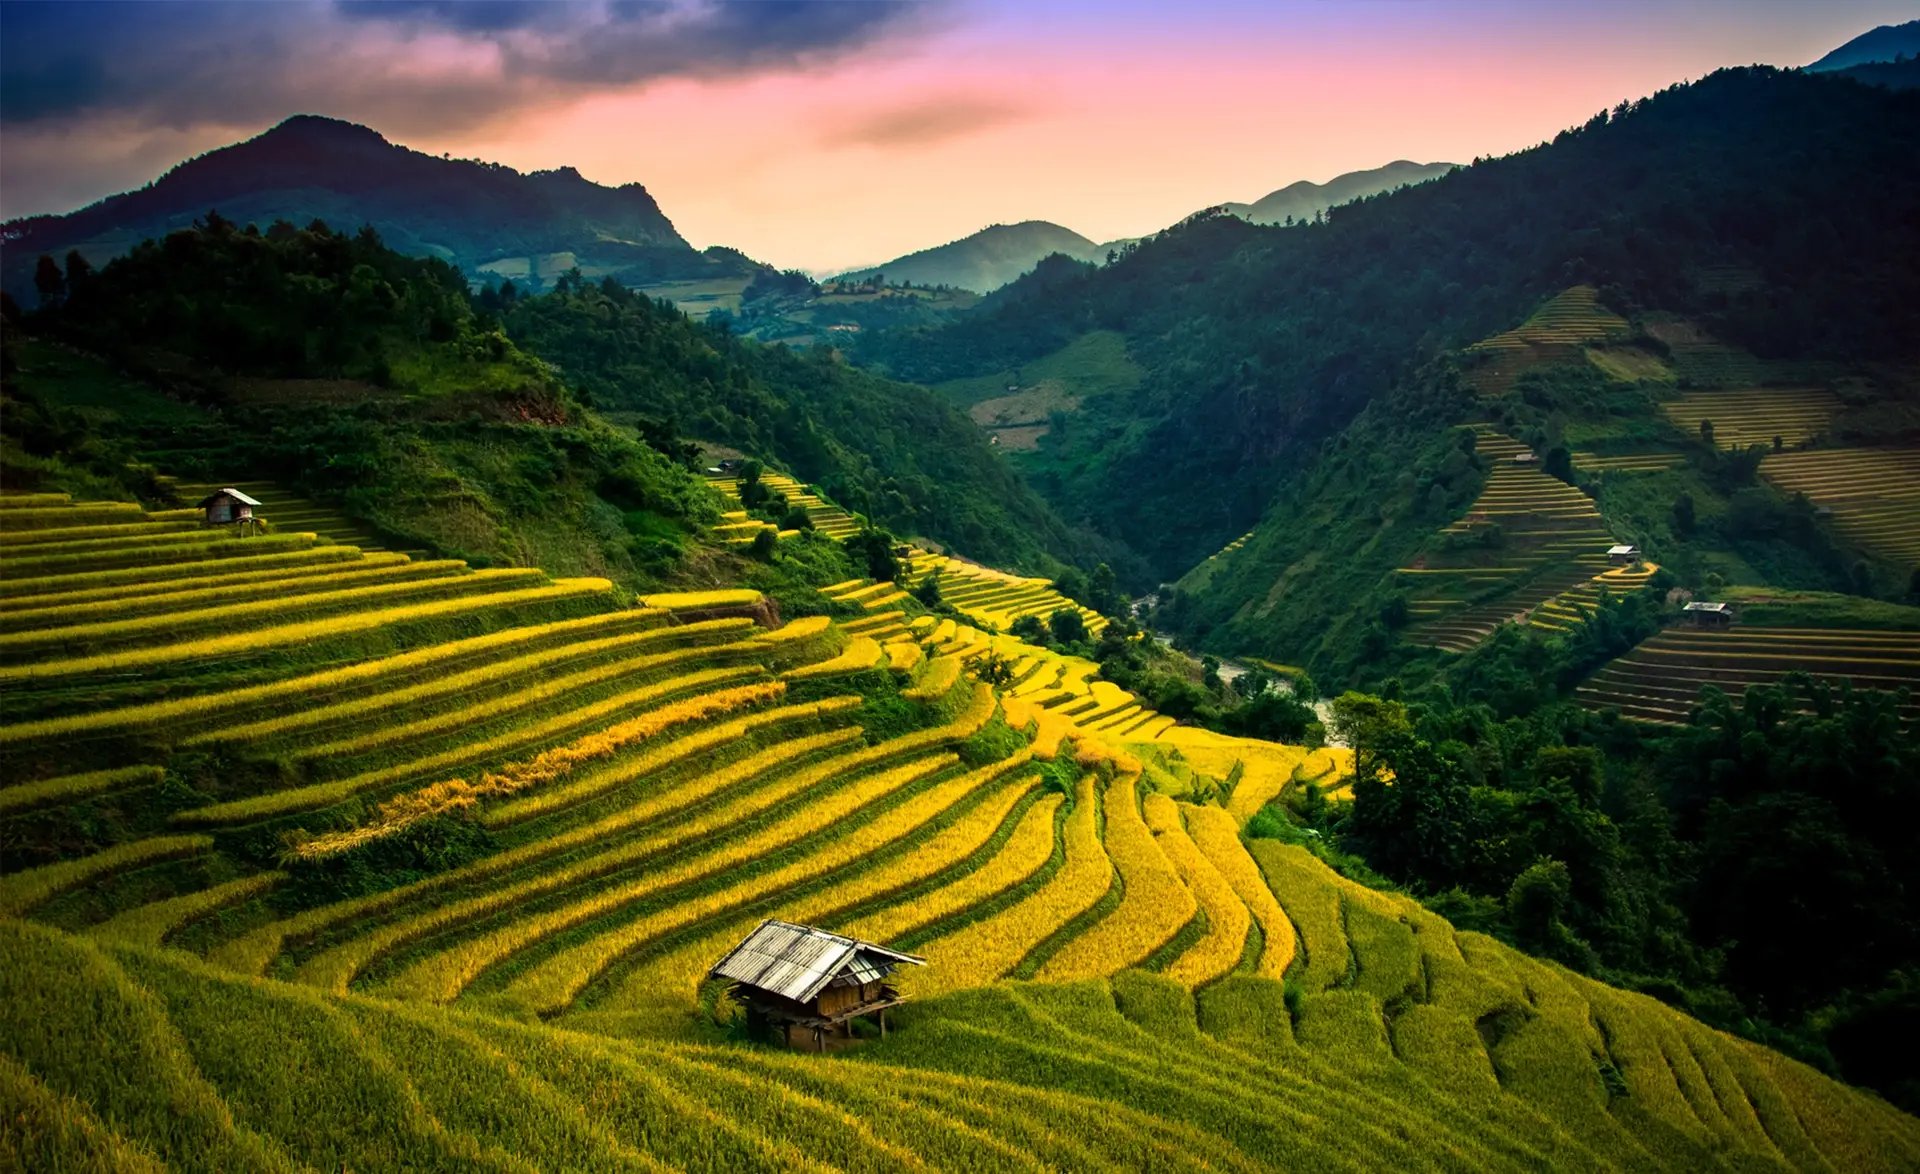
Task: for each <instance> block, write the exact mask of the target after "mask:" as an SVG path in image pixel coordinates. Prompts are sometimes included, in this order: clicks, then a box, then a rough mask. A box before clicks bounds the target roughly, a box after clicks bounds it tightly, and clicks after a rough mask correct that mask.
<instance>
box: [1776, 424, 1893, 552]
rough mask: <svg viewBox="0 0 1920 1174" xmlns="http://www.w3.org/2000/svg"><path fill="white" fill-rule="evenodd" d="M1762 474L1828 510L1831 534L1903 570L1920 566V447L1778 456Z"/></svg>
mask: <svg viewBox="0 0 1920 1174" xmlns="http://www.w3.org/2000/svg"><path fill="white" fill-rule="evenodd" d="M1760 472H1761V474H1762V475H1763V476H1765V477H1766V478H1767V479H1768V480H1769V481H1772V482H1773V483H1774V484H1775V485H1778V486H1779V487H1780V488H1781V489H1784V490H1786V491H1787V492H1789V493H1804V494H1806V495H1807V497H1808V499H1810V500H1811V501H1812V502H1813V503H1814V505H1815V506H1817V507H1820V508H1822V509H1823V510H1825V511H1827V512H1828V514H1829V516H1830V518H1831V521H1832V524H1833V529H1834V531H1835V533H1837V534H1839V535H1840V536H1841V537H1842V538H1845V539H1846V540H1847V541H1849V542H1851V543H1853V544H1855V545H1857V546H1859V547H1861V548H1862V549H1865V550H1868V551H1871V552H1872V553H1874V554H1877V555H1879V556H1881V557H1883V558H1886V559H1888V560H1889V561H1892V562H1895V563H1897V564H1899V565H1902V566H1908V567H1914V566H1920V449H1913V448H1827V449H1810V450H1807V451H1804V452H1777V453H1771V454H1769V455H1768V456H1767V457H1766V458H1765V459H1764V460H1762V461H1761V462H1760Z"/></svg>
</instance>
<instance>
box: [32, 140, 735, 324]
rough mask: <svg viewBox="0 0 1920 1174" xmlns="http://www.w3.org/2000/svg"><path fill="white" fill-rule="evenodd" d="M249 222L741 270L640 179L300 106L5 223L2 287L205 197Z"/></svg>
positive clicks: (555, 267)
mask: <svg viewBox="0 0 1920 1174" xmlns="http://www.w3.org/2000/svg"><path fill="white" fill-rule="evenodd" d="M210 208H212V209H218V210H219V211H220V212H221V213H222V214H223V215H225V216H226V217H227V218H228V219H230V220H234V221H236V222H238V223H240V224H242V225H246V224H258V225H259V226H260V227H262V228H265V227H266V226H267V225H269V224H271V223H273V222H274V221H275V220H288V221H291V222H293V223H294V224H298V225H305V224H307V223H309V222H310V221H313V220H316V219H318V220H324V221H326V222H327V223H329V224H331V225H333V226H334V227H336V228H340V229H343V230H346V231H349V232H350V231H353V230H354V229H357V228H359V227H360V226H361V225H362V224H371V225H372V226H373V227H374V228H375V230H377V231H378V232H379V233H380V235H381V237H382V238H384V239H385V240H386V241H387V242H388V243H389V244H390V245H392V247H394V248H396V249H398V250H400V251H401V252H403V253H408V254H412V255H415V256H428V257H438V258H439V259H441V260H443V261H447V262H449V263H451V264H453V265H456V266H458V267H460V268H461V269H463V270H465V271H466V272H467V273H468V274H469V275H470V276H473V275H478V274H479V273H480V272H481V271H482V269H483V268H485V267H487V266H490V265H491V266H494V267H496V268H498V269H499V270H500V271H501V272H503V273H504V274H505V275H506V276H509V277H518V278H519V279H520V280H521V281H522V283H523V284H524V282H525V281H526V278H527V277H528V275H529V272H530V271H537V274H536V275H537V276H539V277H542V278H544V279H547V280H551V278H552V277H553V276H555V275H556V274H557V273H559V272H561V271H564V270H565V269H567V268H568V267H570V266H574V265H578V266H580V267H582V268H583V269H586V270H588V271H590V272H592V273H594V274H595V275H596V276H597V275H599V274H601V273H608V272H615V273H619V274H621V275H622V276H623V277H625V278H626V279H628V280H632V281H645V280H654V279H659V278H663V277H692V276H695V275H697V274H706V273H715V274H719V275H731V274H733V273H735V272H744V271H745V269H746V268H747V267H746V266H743V265H741V264H739V258H738V255H737V254H734V255H732V256H727V255H723V254H715V255H713V256H703V255H702V254H700V253H699V252H697V251H695V250H694V248H693V246H691V245H689V244H688V243H687V242H686V241H685V240H684V239H682V238H681V236H680V234H679V233H678V232H676V231H675V230H674V227H673V224H672V222H671V221H669V220H668V219H667V217H666V216H665V214H664V213H662V212H661V211H660V207H659V205H658V204H656V203H655V202H654V200H653V197H652V196H650V195H648V194H647V190H646V189H645V188H644V187H641V186H640V185H639V184H625V185H623V186H621V187H618V188H608V187H603V186H601V185H600V184H596V183H592V182H590V181H588V180H586V179H584V178H582V177H581V175H580V173H579V172H577V171H574V170H573V169H572V168H560V169H558V170H554V171H538V172H533V173H531V174H526V175H523V174H521V173H520V172H517V171H515V170H513V169H512V168H510V167H505V166H501V165H499V164H492V163H481V162H478V161H475V160H468V159H458V160H455V159H441V158H438V157H435V156H432V155H426V154H422V153H421V152H418V151H412V150H409V149H407V148H405V147H402V146H399V145H397V144H394V143H391V142H388V141H387V140H386V139H385V138H383V137H382V136H381V135H380V134H379V133H378V132H376V131H373V130H370V129H369V128H367V127H364V126H359V125H356V124H354V123H350V122H341V121H339V120H337V119H332V118H320V117H317V116H314V115H297V116H295V117H293V118H289V119H287V120H286V121H284V122H282V123H280V124H279V125H277V126H275V127H273V128H271V129H270V130H267V131H265V132H264V133H262V134H260V135H257V136H255V137H254V138H251V139H248V140H246V141H245V142H241V143H236V144H234V145H232V146H229V147H223V148H221V149H219V150H217V151H210V152H208V153H207V154H205V155H201V156H199V157H198V158H195V159H190V160H188V161H186V162H185V163H182V164H180V165H179V166H178V167H175V168H174V169H173V170H171V171H169V172H167V174H165V175H163V176H161V177H160V178H159V179H157V180H155V181H154V182H152V183H150V184H148V185H147V186H145V187H143V188H141V189H139V190H138V191H132V192H124V193H122V194H120V195H116V196H110V197H108V198H107V199H104V200H101V201H100V202H98V203H96V204H92V205H90V206H88V207H86V208H82V209H80V210H78V211H76V212H72V213H68V214H66V215H60V216H54V215H47V216H30V217H25V218H22V219H19V220H14V221H10V222H8V223H7V225H6V226H5V230H4V231H5V239H6V242H7V258H6V263H5V269H4V275H5V287H6V289H7V291H8V292H10V293H12V294H13V295H14V296H15V297H22V296H24V295H25V294H26V293H27V292H28V291H30V290H31V289H32V288H33V286H32V273H33V263H34V258H35V257H37V256H38V255H39V254H41V253H53V254H55V255H56V256H60V255H64V254H65V253H66V252H67V250H69V249H74V248H78V249H80V250H81V251H82V252H83V253H85V254H86V255H87V257H88V259H89V260H91V261H93V262H94V263H95V264H103V263H105V261H107V260H108V259H109V258H111V257H113V256H116V255H118V254H121V253H124V252H127V251H128V250H130V249H131V248H133V247H134V246H135V245H137V244H139V243H140V241H142V240H143V239H145V238H147V237H158V236H164V235H165V234H166V233H168V232H171V231H173V230H175V229H180V228H185V227H187V226H188V225H190V224H191V223H192V222H193V221H194V219H195V218H197V217H199V216H202V215H204V214H205V213H206V212H207V210H208V209H210Z"/></svg>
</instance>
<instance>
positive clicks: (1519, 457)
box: [1513, 452, 1540, 465]
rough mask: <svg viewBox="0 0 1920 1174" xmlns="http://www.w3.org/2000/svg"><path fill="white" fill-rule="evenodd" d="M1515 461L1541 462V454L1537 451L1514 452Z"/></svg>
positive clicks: (1528, 463) (1521, 463)
mask: <svg viewBox="0 0 1920 1174" xmlns="http://www.w3.org/2000/svg"><path fill="white" fill-rule="evenodd" d="M1513 463H1514V464H1516V465H1537V464H1539V463H1540V454H1539V453H1537V452H1517V453H1514V454H1513Z"/></svg>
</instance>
